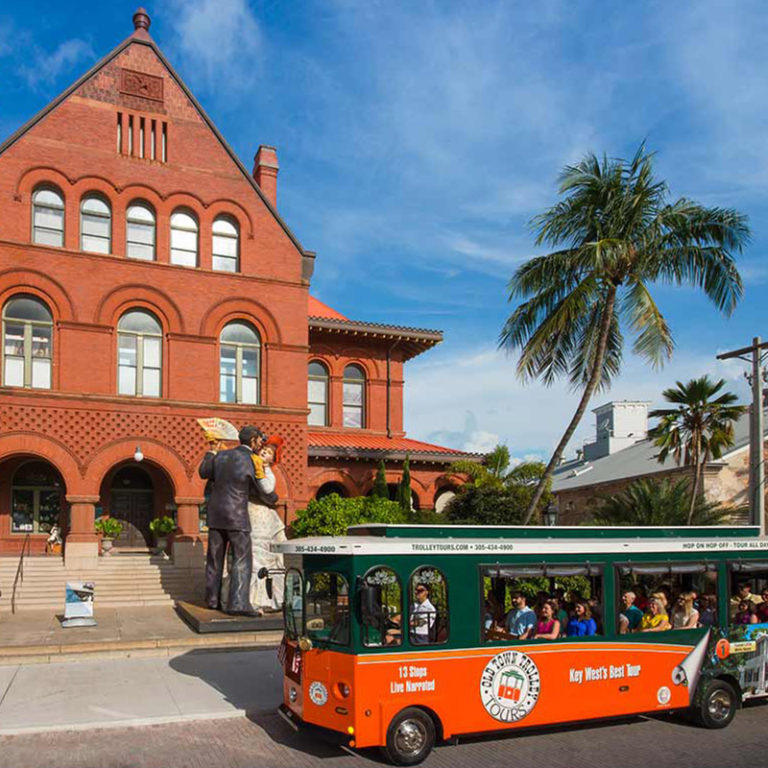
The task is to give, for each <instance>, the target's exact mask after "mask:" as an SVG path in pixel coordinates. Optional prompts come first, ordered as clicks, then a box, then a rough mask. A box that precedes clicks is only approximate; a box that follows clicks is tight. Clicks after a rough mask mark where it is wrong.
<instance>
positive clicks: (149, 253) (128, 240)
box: [125, 201, 156, 261]
mask: <svg viewBox="0 0 768 768" xmlns="http://www.w3.org/2000/svg"><path fill="white" fill-rule="evenodd" d="M125 224H126V226H125V255H126V256H128V257H129V258H131V259H141V260H142V261H154V260H155V235H156V231H155V212H154V211H153V210H152V208H151V207H150V206H149V204H148V203H144V202H141V201H139V202H134V203H131V205H129V206H128V210H127V211H126V215H125Z"/></svg>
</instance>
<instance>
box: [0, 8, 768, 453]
mask: <svg viewBox="0 0 768 768" xmlns="http://www.w3.org/2000/svg"><path fill="white" fill-rule="evenodd" d="M135 7H136V3H134V2H128V3H126V2H120V1H117V0H113V1H112V2H109V3H104V2H87V1H85V0H83V1H82V2H79V3H55V2H34V1H31V0H27V2H25V3H21V4H18V3H17V4H13V6H12V7H9V5H5V6H4V7H3V9H2V10H0V75H2V77H1V78H0V82H1V83H2V85H1V86H0V134H2V136H3V137H5V136H7V135H8V134H10V133H11V132H12V131H13V130H14V129H16V128H17V127H18V126H19V125H21V124H22V123H23V122H24V121H25V120H27V119H28V118H29V117H31V116H32V115H33V114H34V113H35V112H37V111H38V110H39V109H40V108H42V107H43V106H45V104H46V103H48V102H49V101H50V100H51V99H52V98H54V97H55V96H56V95H57V94H58V93H60V92H61V91H62V90H63V89H64V88H66V87H67V86H68V85H69V84H70V83H71V82H72V81H73V80H74V79H76V78H77V77H79V76H80V75H81V74H82V73H83V72H84V71H85V70H86V69H87V68H88V67H90V66H91V65H92V64H93V63H94V62H95V61H96V60H97V59H98V58H100V57H101V56H103V55H104V54H105V53H107V52H108V51H109V50H111V49H112V48H113V47H114V46H115V45H117V44H118V43H119V42H120V41H121V40H122V39H124V38H125V37H127V36H128V35H129V34H130V32H131V31H132V24H131V15H132V13H133V11H134V10H135ZM147 8H148V11H149V13H150V14H151V16H152V22H153V23H152V29H151V33H152V35H153V37H154V39H155V40H156V41H157V42H158V44H159V45H160V46H161V48H162V49H163V50H164V51H165V53H166V55H167V56H168V57H169V58H170V60H171V62H172V63H173V64H174V66H175V67H176V69H177V70H178V72H179V73H180V74H181V76H182V78H184V80H185V81H186V83H187V85H189V86H190V88H192V90H193V91H194V92H195V94H196V96H197V97H198V99H199V100H200V101H201V103H202V104H203V106H204V107H205V109H206V110H207V112H208V113H209V114H210V116H211V117H212V118H213V120H214V121H215V122H216V124H217V125H218V126H219V128H220V129H221V131H222V132H223V134H224V135H225V137H226V138H227V140H228V141H229V142H230V144H231V145H232V146H233V147H234V149H235V151H236V152H237V153H238V154H239V155H240V157H241V158H242V159H243V161H244V163H245V164H246V166H247V167H250V165H251V163H252V158H253V154H254V153H255V151H256V149H257V147H258V145H259V144H260V143H264V144H274V145H276V146H277V147H278V152H279V158H280V165H281V172H280V178H279V189H278V208H279V209H280V212H281V214H282V215H283V217H284V218H285V219H286V221H287V222H288V224H289V225H290V226H291V228H292V229H293V230H294V232H295V233H296V234H297V235H298V237H299V238H300V240H301V241H302V243H303V244H304V246H305V247H307V248H310V249H312V250H316V251H317V252H318V259H317V269H316V272H315V277H314V280H313V288H312V291H313V293H314V294H315V295H316V296H317V297H318V298H320V299H321V300H323V301H325V302H327V303H328V304H330V305H332V306H334V307H336V308H337V309H339V310H340V311H342V312H343V313H344V314H346V315H347V316H349V317H352V318H355V319H362V320H370V321H375V322H389V323H398V324H405V325H413V326H419V327H425V328H439V329H441V330H443V331H444V333H445V342H444V343H443V344H442V345H440V346H439V347H438V348H436V349H435V350H433V351H431V352H429V353H427V354H425V355H423V356H421V357H419V358H417V359H416V360H414V361H413V362H411V363H409V364H408V368H407V373H406V381H407V391H406V428H407V429H408V431H409V434H410V435H411V436H413V437H417V438H421V439H426V440H432V441H436V442H443V443H444V444H446V445H451V446H454V447H457V448H463V449H467V450H488V449H490V448H491V447H493V445H494V444H495V443H496V442H504V443H506V444H507V445H508V446H509V447H510V450H511V452H512V453H513V455H514V456H516V457H518V458H523V457H526V456H544V455H546V454H547V452H548V451H550V450H551V448H552V447H553V445H554V443H555V442H556V440H557V438H558V436H559V433H560V432H561V431H562V430H563V428H564V426H565V424H566V422H567V420H568V418H569V417H570V414H571V412H572V411H573V409H574V408H575V405H576V396H575V395H574V394H573V393H571V392H569V391H568V389H567V387H565V386H564V385H563V386H559V385H556V386H554V387H552V388H551V389H546V388H544V387H542V386H540V385H537V384H533V385H526V386H524V385H523V384H521V382H519V381H518V380H517V379H516V378H515V373H514V365H515V359H514V358H510V357H507V356H506V355H504V354H502V353H499V352H498V351H497V349H496V340H497V337H498V333H499V330H500V328H501V326H502V324H503V322H504V319H505V318H506V316H507V315H508V313H509V312H510V310H511V307H510V306H509V305H508V303H507V301H506V293H505V286H506V283H507V281H508V279H509V277H510V275H511V274H512V272H513V270H514V269H515V268H516V267H517V266H518V265H519V264H520V263H521V262H522V261H524V260H525V259H526V258H528V257H529V256H531V255H534V254H535V253H536V251H535V249H534V248H533V244H532V241H533V238H532V235H531V233H530V231H529V229H528V227H527V222H528V221H529V219H530V218H531V216H533V215H535V214H536V213H537V212H539V211H541V210H542V209H543V208H545V207H546V206H548V205H551V204H552V203H554V202H555V201H556V199H557V195H556V184H555V183H556V178H557V174H558V172H559V171H560V169H561V168H562V166H563V165H564V164H566V163H569V162H573V161H576V160H578V159H579V158H580V157H581V156H582V155H583V154H584V153H585V152H587V151H596V152H598V153H602V152H606V153H608V154H609V155H612V156H624V157H626V156H628V155H631V154H632V153H633V152H634V150H635V149H636V147H637V145H638V144H639V143H640V142H641V141H642V140H643V139H646V140H647V142H648V145H649V147H650V148H651V149H653V150H655V151H657V153H658V156H657V160H656V168H657V173H658V175H659V176H661V177H663V178H665V179H666V180H667V181H668V183H669V185H670V188H671V191H672V194H673V195H674V196H683V195H685V196H687V197H691V198H693V199H695V200H698V201H699V202H701V203H704V204H707V205H718V206H733V207H736V208H738V209H740V210H741V211H743V212H745V213H747V214H748V215H749V216H750V219H751V224H752V227H753V231H754V241H753V243H752V244H751V246H750V247H749V248H748V250H747V251H746V252H745V253H744V254H743V256H742V257H741V258H740V260H739V265H740V268H741V270H742V274H743V277H744V279H745V283H746V292H745V297H744V300H743V301H742V303H741V305H740V306H739V307H738V309H737V310H736V312H735V313H734V315H733V316H732V317H730V318H724V317H722V316H720V315H718V314H717V313H716V311H715V310H714V308H712V307H711V306H709V305H708V304H707V303H706V302H705V301H704V300H703V299H702V298H701V297H700V296H698V295H697V294H696V293H695V292H694V291H692V290H687V289H672V288H659V289H657V291H656V296H657V298H658V302H659V304H660V306H661V308H662V311H663V312H664V313H665V315H666V316H667V318H668V320H669V322H670V324H671V326H672V329H673V332H674V334H675V339H676V343H677V348H676V351H675V354H674V357H673V360H672V361H671V362H670V363H669V364H668V365H667V366H666V367H665V369H664V370H663V371H661V372H656V371H652V370H650V369H649V368H648V367H647V366H646V365H645V364H644V363H643V362H642V361H639V360H637V359H633V358H632V356H631V354H630V352H629V351H628V350H627V354H626V357H625V367H624V373H623V375H622V376H621V377H620V378H619V379H618V380H617V381H616V383H615V384H614V386H613V388H612V390H611V391H610V392H608V393H604V394H602V395H599V396H597V397H596V399H595V401H594V405H598V404H600V403H602V402H604V401H606V400H608V399H644V400H650V401H658V398H659V393H660V391H661V389H663V388H664V387H666V386H669V385H671V384H672V383H673V382H674V381H675V380H676V379H687V378H689V377H692V376H697V375H701V374H703V373H707V372H709V373H711V374H713V375H722V376H724V377H725V378H727V379H728V380H729V385H730V386H731V388H733V389H735V390H737V391H738V392H739V393H740V394H742V395H744V396H746V388H745V384H744V381H743V378H742V371H743V366H742V365H741V364H738V363H731V364H728V365H723V364H718V363H716V361H715V359H714V358H715V355H716V354H717V353H718V352H720V351H723V350H725V349H730V348H733V347H740V346H744V345H746V344H747V343H748V342H749V341H750V340H751V338H752V337H753V336H754V335H757V334H760V335H763V336H766V337H768V328H766V327H765V326H766V323H765V322H764V320H765V316H766V302H765V297H766V288H767V287H768V262H766V260H765V259H764V253H765V248H766V244H767V243H768V234H767V233H766V230H765V227H764V225H763V222H764V221H765V219H766V212H767V210H766V209H767V208H768V199H767V192H768V99H766V96H768V78H767V77H766V74H768V67H767V66H766V64H767V63H768V61H767V59H768V47H766V46H765V43H764V30H765V25H766V17H767V16H768V11H766V10H765V5H764V3H761V2H748V1H747V0H744V1H742V2H739V3H732V2H707V1H705V0H702V1H700V2H696V3H693V2H680V3H669V2H644V3H632V4H630V3H596V2H595V3H590V2H578V3H573V2H565V1H564V2H555V1H552V2H548V1H547V0H539V2H536V3H530V2H512V1H511V0H508V1H507V2H494V1H493V0H483V2H480V3H469V4H468V3H464V2H450V1H449V0H443V1H442V2H430V1H429V0H420V1H419V2H415V1H414V0H383V1H381V2H379V1H378V0H354V1H353V0H322V1H321V0H305V1H304V2H301V3H290V2H275V1H274V0H272V1H270V0H261V1H257V0H252V1H251V2H247V0H165V1H164V2H162V3H156V4H152V3H149V4H147ZM593 423H594V422H593V419H591V418H586V419H585V420H584V422H583V423H582V426H581V428H580V429H579V432H578V433H577V437H576V439H575V440H574V446H575V445H576V444H579V443H580V442H581V441H582V440H583V439H585V438H588V437H590V436H591V434H592V432H593V428H594V427H593Z"/></svg>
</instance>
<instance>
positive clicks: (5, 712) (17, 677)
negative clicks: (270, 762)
mask: <svg viewBox="0 0 768 768" xmlns="http://www.w3.org/2000/svg"><path fill="white" fill-rule="evenodd" d="M281 700H282V674H281V670H280V667H279V665H278V662H277V655H276V653H275V650H274V649H262V650H251V651H240V650H235V651H210V650H191V651H188V652H187V653H184V654H183V655H179V656H175V657H174V658H172V659H169V658H157V657H156V658H138V659H134V658H121V659H98V660H89V661H79V662H71V663H61V662H53V663H50V664H45V665H41V664H38V665H16V666H4V667H0V735H13V734H23V733H47V732H50V731H64V730H89V729H94V728H118V727H125V726H144V725H154V724H159V723H175V722H183V721H187V720H212V719H221V718H233V717H241V716H244V715H245V714H246V713H256V712H263V711H273V710H274V709H275V708H276V707H277V706H278V705H279V704H280V702H281Z"/></svg>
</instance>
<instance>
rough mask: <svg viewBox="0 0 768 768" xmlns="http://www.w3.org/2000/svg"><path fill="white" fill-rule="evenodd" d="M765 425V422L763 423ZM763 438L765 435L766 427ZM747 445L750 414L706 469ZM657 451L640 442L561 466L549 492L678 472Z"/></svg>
mask: <svg viewBox="0 0 768 768" xmlns="http://www.w3.org/2000/svg"><path fill="white" fill-rule="evenodd" d="M766 423H767V424H768V420H767V421H766ZM765 434H766V435H768V426H767V427H766V430H765ZM748 445H749V413H745V414H743V415H742V416H741V417H740V418H739V419H738V420H737V421H736V422H735V424H734V427H733V445H732V446H731V448H729V449H728V452H727V453H725V454H723V458H722V459H719V460H717V461H711V462H709V464H708V465H707V466H708V467H712V468H717V467H722V466H723V465H724V464H725V463H726V461H727V460H728V457H729V456H731V455H733V454H734V453H735V452H737V451H739V450H742V449H743V448H745V447H746V446H748ZM658 453H659V447H658V446H657V445H655V444H654V442H653V440H650V439H646V440H640V441H639V442H637V443H635V444H634V445H631V446H629V447H628V448H624V449H623V450H621V451H616V453H612V454H610V455H609V456H602V457H600V458H599V459H591V460H589V461H585V460H584V459H576V460H573V461H567V462H564V463H563V464H561V465H560V466H559V467H558V468H557V469H556V470H555V472H554V475H553V477H552V492H553V493H559V492H560V491H572V490H575V489H577V488H588V487H590V486H594V485H603V484H605V483H612V482H614V481H615V480H626V479H630V478H633V477H642V476H644V475H653V474H657V473H659V472H673V471H675V470H680V469H682V467H679V466H678V464H677V463H676V462H675V460H674V459H673V458H672V457H671V456H667V458H666V460H665V461H663V462H660V461H659V460H658V459H657V458H656V456H657V455H658Z"/></svg>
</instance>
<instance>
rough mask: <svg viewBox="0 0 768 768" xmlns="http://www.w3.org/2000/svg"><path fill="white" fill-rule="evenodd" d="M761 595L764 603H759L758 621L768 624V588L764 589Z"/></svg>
mask: <svg viewBox="0 0 768 768" xmlns="http://www.w3.org/2000/svg"><path fill="white" fill-rule="evenodd" d="M760 597H762V598H763V602H762V603H758V606H757V609H756V611H757V621H758V623H760V624H768V589H764V590H763V591H762V592H761V593H760Z"/></svg>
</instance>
